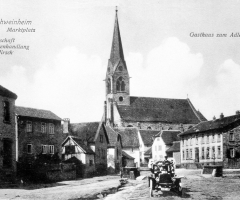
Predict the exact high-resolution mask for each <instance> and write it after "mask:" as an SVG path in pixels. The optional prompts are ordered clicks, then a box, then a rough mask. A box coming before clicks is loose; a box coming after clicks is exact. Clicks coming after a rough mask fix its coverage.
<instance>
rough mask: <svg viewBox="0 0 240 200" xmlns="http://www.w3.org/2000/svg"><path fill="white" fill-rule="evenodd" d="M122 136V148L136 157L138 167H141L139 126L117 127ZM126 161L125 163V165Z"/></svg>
mask: <svg viewBox="0 0 240 200" xmlns="http://www.w3.org/2000/svg"><path fill="white" fill-rule="evenodd" d="M114 130H115V131H116V132H118V133H119V134H120V135H121V138H122V150H123V151H124V152H125V153H127V154H128V155H130V156H131V157H133V158H134V163H135V166H136V167H140V143H139V137H138V129H137V128H131V127H128V128H115V129H114ZM125 166H126V163H123V167H125Z"/></svg>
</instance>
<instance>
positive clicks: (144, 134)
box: [138, 129, 160, 165]
mask: <svg viewBox="0 0 240 200" xmlns="http://www.w3.org/2000/svg"><path fill="white" fill-rule="evenodd" d="M159 132H160V131H159V130H150V129H147V130H144V129H139V131H138V137H139V143H140V162H141V164H142V165H144V164H145V165H146V164H148V162H149V154H145V153H146V152H147V151H148V150H149V149H151V147H152V144H153V140H154V136H155V135H157V134H158V133H159Z"/></svg>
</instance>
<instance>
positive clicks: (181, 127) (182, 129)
mask: <svg viewBox="0 0 240 200" xmlns="http://www.w3.org/2000/svg"><path fill="white" fill-rule="evenodd" d="M179 130H180V131H181V133H183V132H184V128H183V124H180V127H179Z"/></svg>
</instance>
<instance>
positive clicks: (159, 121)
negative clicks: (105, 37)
mask: <svg viewBox="0 0 240 200" xmlns="http://www.w3.org/2000/svg"><path fill="white" fill-rule="evenodd" d="M133 76H134V74H133ZM105 83H106V101H105V105H104V119H105V122H106V123H107V124H109V125H111V126H112V127H114V128H116V127H118V128H119V127H137V128H138V129H145V130H146V129H152V130H160V129H161V130H171V129H172V130H180V131H183V130H187V129H188V128H191V127H192V126H194V125H196V124H198V123H200V122H202V121H206V118H205V117H204V116H203V115H202V114H201V113H200V112H199V111H197V110H196V109H195V108H194V106H193V104H192V103H191V101H190V99H188V98H187V99H169V98H152V97H137V96H130V76H129V73H128V67H127V63H126V62H125V58H124V53H123V46H122V41H121V35H120V29H119V23H118V14H117V10H116V17H115V24H114V32H113V40H112V47H111V53H110V58H109V60H108V66H107V72H106V78H105Z"/></svg>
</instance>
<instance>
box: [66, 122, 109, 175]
mask: <svg viewBox="0 0 240 200" xmlns="http://www.w3.org/2000/svg"><path fill="white" fill-rule="evenodd" d="M64 125H65V126H67V127H63V129H64V130H65V133H64V134H66V136H67V135H70V136H75V137H78V138H79V139H81V140H82V141H83V142H84V143H85V144H86V145H87V146H89V147H90V148H91V149H92V151H93V152H94V153H95V157H94V162H95V169H96V174H98V175H104V174H106V173H107V147H108V144H109V139H108V136H107V132H106V129H105V127H104V124H103V122H86V123H64Z"/></svg>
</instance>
